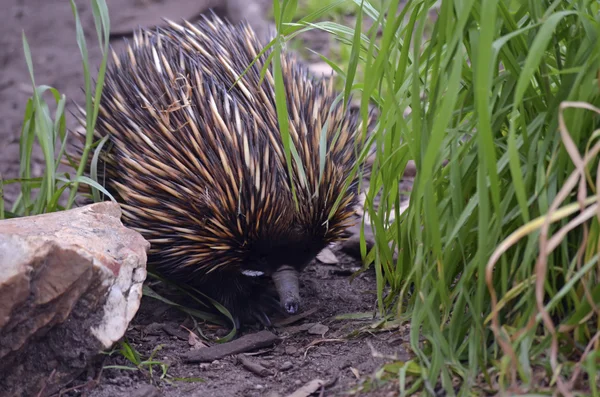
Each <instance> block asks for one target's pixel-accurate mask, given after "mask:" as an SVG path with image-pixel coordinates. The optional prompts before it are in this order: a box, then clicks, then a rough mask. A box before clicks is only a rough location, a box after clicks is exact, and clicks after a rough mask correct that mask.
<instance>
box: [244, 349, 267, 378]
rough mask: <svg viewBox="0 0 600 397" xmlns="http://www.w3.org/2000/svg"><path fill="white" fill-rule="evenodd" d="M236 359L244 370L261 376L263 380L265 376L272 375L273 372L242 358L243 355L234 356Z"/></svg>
mask: <svg viewBox="0 0 600 397" xmlns="http://www.w3.org/2000/svg"><path fill="white" fill-rule="evenodd" d="M236 359H237V361H238V362H239V363H240V364H242V366H243V367H244V368H246V369H247V370H248V371H250V372H252V373H253V374H255V375H258V376H261V377H263V378H264V377H266V376H272V375H274V373H273V371H271V370H270V369H268V368H266V367H264V366H262V365H261V364H259V363H257V362H255V361H253V360H250V359H249V358H247V357H244V355H242V354H240V355H238V356H236Z"/></svg>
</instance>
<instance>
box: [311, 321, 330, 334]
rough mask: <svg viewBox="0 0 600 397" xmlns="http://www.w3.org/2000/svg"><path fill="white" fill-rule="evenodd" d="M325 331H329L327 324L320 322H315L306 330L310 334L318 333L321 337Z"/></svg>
mask: <svg viewBox="0 0 600 397" xmlns="http://www.w3.org/2000/svg"><path fill="white" fill-rule="evenodd" d="M327 331H329V327H328V326H326V325H324V324H321V323H317V324H315V325H313V326H312V327H311V328H310V329H309V330H308V333H309V334H312V335H320V336H321V337H323V335H325V334H326V333H327Z"/></svg>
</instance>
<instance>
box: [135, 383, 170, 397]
mask: <svg viewBox="0 0 600 397" xmlns="http://www.w3.org/2000/svg"><path fill="white" fill-rule="evenodd" d="M128 394H129V396H130V397H160V396H162V393H161V392H160V390H158V389H157V388H156V386H153V385H148V384H142V385H140V387H139V388H137V389H132V390H131V391H130V392H128Z"/></svg>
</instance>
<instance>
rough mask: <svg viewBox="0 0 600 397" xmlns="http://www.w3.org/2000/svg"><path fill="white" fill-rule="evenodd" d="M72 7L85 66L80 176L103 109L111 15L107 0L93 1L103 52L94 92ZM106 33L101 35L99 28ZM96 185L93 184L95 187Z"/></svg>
mask: <svg viewBox="0 0 600 397" xmlns="http://www.w3.org/2000/svg"><path fill="white" fill-rule="evenodd" d="M71 9H72V11H73V16H74V18H75V30H76V37H77V45H78V46H79V51H80V52H81V57H82V66H83V75H84V81H85V96H86V106H85V109H86V112H85V114H86V138H85V144H84V147H83V152H82V156H81V160H80V163H79V166H78V167H77V172H76V175H77V177H81V176H82V175H83V172H84V170H85V167H86V165H87V163H88V162H87V159H88V155H89V151H90V150H91V148H92V144H93V138H94V129H95V125H96V120H97V117H98V112H99V108H100V98H101V95H102V89H103V86H104V76H105V73H106V64H107V59H108V46H109V34H110V18H109V14H108V8H107V6H106V2H105V1H104V0H92V11H93V15H94V22H95V24H96V31H97V33H98V40H99V45H100V49H101V51H102V61H101V63H100V67H99V69H98V75H97V79H96V86H95V91H92V82H91V75H90V70H89V59H88V51H87V45H86V40H85V35H84V32H83V28H82V25H81V20H80V18H79V14H78V12H77V6H76V5H75V2H74V1H73V0H71ZM99 25H101V28H102V29H101V30H102V32H103V34H101V31H100V27H99ZM78 186H79V181H78V180H75V181H74V185H73V187H72V189H71V191H70V194H69V199H68V204H67V207H70V206H72V205H73V202H74V201H75V195H76V194H77V187H78ZM92 188H94V186H92Z"/></svg>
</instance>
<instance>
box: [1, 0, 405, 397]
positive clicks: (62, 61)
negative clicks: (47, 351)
mask: <svg viewBox="0 0 600 397" xmlns="http://www.w3.org/2000/svg"><path fill="white" fill-rule="evenodd" d="M2 3H3V5H4V7H3V9H4V12H3V13H2V14H1V15H0V175H2V177H3V178H14V177H17V176H18V172H19V163H18V159H19V134H20V128H21V123H22V119H23V113H24V110H25V105H26V101H27V99H28V97H29V96H30V95H31V93H32V90H31V82H30V77H29V74H28V71H27V67H26V64H25V59H24V56H23V47H22V36H21V35H22V32H24V33H25V34H26V35H27V40H28V42H29V45H30V47H31V52H32V56H33V65H34V71H35V77H36V84H38V85H40V84H47V85H50V86H53V87H55V88H57V89H58V90H59V91H60V92H61V93H64V94H65V95H66V96H67V98H68V100H69V107H72V103H71V102H72V101H75V102H77V103H81V104H83V103H84V94H83V92H82V90H81V86H82V85H83V74H82V65H81V60H80V59H81V58H80V54H79V50H78V48H77V43H76V41H75V23H74V19H73V15H72V13H71V9H70V5H69V2H68V1H67V0H60V1H59V0H2ZM76 3H77V4H78V7H79V12H80V16H81V19H82V24H83V27H84V29H85V30H86V35H87V38H88V43H89V44H88V45H89V57H90V63H91V65H98V64H99V63H100V51H99V48H98V47H97V45H96V42H95V37H96V32H95V27H94V25H93V18H92V13H91V10H90V7H89V2H88V1H87V0H78V1H76ZM107 3H108V6H109V10H110V11H111V22H112V31H113V32H116V33H119V34H118V35H117V36H118V37H115V39H114V40H112V42H111V45H112V46H113V48H115V49H116V50H117V51H118V50H119V48H122V46H123V41H122V36H123V35H125V36H126V35H127V32H129V31H130V30H131V28H132V27H135V26H137V25H143V26H152V25H153V24H156V23H160V19H161V17H168V18H172V19H178V18H187V19H191V20H193V19H194V18H196V17H197V16H198V15H199V13H201V12H204V11H206V9H207V8H208V6H210V5H211V2H210V1H209V0H194V1H191V0H170V1H168V3H167V1H166V0H108V1H107ZM267 3H270V1H269V2H267ZM212 4H214V2H213V3H212ZM217 4H218V2H217ZM311 38H313V39H314V40H315V47H319V48H314V49H318V50H321V51H322V49H323V46H324V43H325V45H326V43H327V40H326V38H325V39H324V38H323V36H318V35H314V34H312V35H311ZM308 47H311V44H310V43H308ZM73 126H74V124H73V119H72V118H69V119H68V127H73ZM41 170H42V157H41V154H40V153H39V151H37V152H36V153H35V155H34V169H33V172H34V174H39V173H40V172H41ZM16 194H17V190H16V187H14V186H8V187H6V190H5V198H6V200H7V201H8V202H9V203H11V202H12V201H14V199H15V197H16ZM8 208H9V209H10V206H9V207H8ZM338 257H339V258H340V263H338V264H335V265H326V264H322V263H319V262H317V261H315V262H314V263H313V264H311V266H310V267H309V268H308V270H307V271H306V272H305V273H304V275H303V276H302V280H303V285H302V295H303V299H304V302H305V306H304V307H305V310H309V309H316V311H315V312H314V313H313V314H311V315H310V316H308V317H306V318H304V319H302V320H301V321H299V322H297V323H294V324H291V325H289V326H287V327H283V328H276V329H275V330H274V332H275V333H277V334H278V335H279V336H281V337H282V338H283V341H282V342H281V343H280V344H278V345H276V346H275V347H273V348H271V349H263V350H261V351H259V352H258V353H257V354H256V355H254V356H250V357H249V358H250V359H253V360H259V362H260V363H262V364H263V365H264V366H265V367H267V368H269V369H270V370H271V371H272V372H273V374H271V375H268V376H266V377H261V376H258V375H255V374H253V373H252V372H249V371H248V370H247V369H245V368H244V367H243V366H241V365H239V364H237V363H236V360H235V358H233V357H228V358H225V359H222V360H217V361H214V362H212V363H207V364H185V363H183V362H182V361H181V360H180V358H179V357H180V355H181V354H182V353H184V352H187V351H189V350H191V349H192V348H193V347H192V346H191V345H190V343H189V341H188V337H189V333H188V332H187V331H185V329H184V328H182V327H181V326H185V327H188V328H190V327H193V325H192V323H191V321H190V318H189V316H186V315H184V314H182V313H181V312H179V311H177V310H175V309H172V308H170V307H168V306H166V305H164V304H162V303H160V302H158V301H156V300H154V299H152V298H147V297H145V298H144V299H143V301H142V306H141V309H140V311H139V313H138V315H137V316H136V318H135V319H134V321H133V323H132V324H131V327H130V329H129V331H128V332H127V334H126V338H127V339H128V341H129V342H130V343H131V345H132V346H133V347H135V349H136V350H137V351H139V352H140V354H141V355H142V356H143V357H144V358H147V357H148V356H149V355H150V353H151V352H152V351H153V350H154V349H155V348H157V346H159V345H162V349H161V350H160V351H159V352H158V353H157V355H156V357H155V358H156V359H157V360H159V361H161V362H163V363H168V364H169V365H170V366H169V369H168V374H169V376H171V377H197V378H201V379H202V382H194V383H186V382H177V381H176V382H172V384H171V383H169V382H167V381H165V380H160V379H158V378H159V376H156V374H155V376H154V377H153V379H150V378H149V377H148V376H147V375H146V374H145V373H142V372H140V371H127V370H119V369H104V370H102V371H100V369H101V368H102V365H98V366H97V367H96V368H93V369H91V370H90V372H89V373H88V374H84V375H83V376H82V377H80V378H79V379H77V380H76V381H74V382H73V384H71V385H70V386H71V387H76V389H74V390H72V391H69V392H67V393H66V394H64V395H68V396H79V395H87V396H90V397H109V396H129V397H135V396H140V397H141V396H144V397H152V396H173V397H175V396H277V395H281V396H285V395H288V394H290V393H292V392H293V391H295V390H297V389H298V388H300V387H301V386H302V385H303V384H305V383H306V382H309V381H311V380H312V379H315V378H318V379H322V380H324V381H326V382H328V387H327V388H326V389H324V390H323V391H321V394H320V395H326V396H337V395H346V394H347V392H348V391H349V390H350V389H351V388H353V387H354V386H356V385H357V384H359V382H360V379H359V378H363V377H365V376H368V375H371V374H372V373H373V372H374V371H376V370H377V369H378V368H379V367H380V366H381V365H382V364H383V363H385V362H386V360H390V358H389V356H397V357H398V358H400V359H402V358H406V357H407V354H406V352H405V351H404V350H403V348H402V344H403V343H405V342H406V338H405V337H404V335H403V333H402V332H400V331H397V332H394V333H392V332H383V333H371V334H368V333H366V334H361V336H360V337H357V338H351V339H339V338H341V337H343V336H344V335H347V334H348V333H349V332H350V331H351V330H353V329H357V328H359V327H363V326H366V325H369V324H370V321H371V322H372V320H369V319H367V320H362V321H357V320H352V321H348V320H344V321H341V320H333V317H334V316H336V315H340V314H346V313H355V312H373V310H374V309H375V308H376V306H375V302H376V300H375V294H374V289H375V277H374V274H373V273H372V272H366V273H365V274H363V275H362V276H360V277H358V278H357V279H355V280H354V282H353V283H350V282H349V274H350V273H351V271H350V270H348V269H352V268H354V269H355V268H356V267H358V266H360V261H359V260H357V259H355V258H352V257H350V256H346V255H343V254H339V255H338ZM317 323H318V324H322V325H323V326H326V327H328V330H327V331H326V332H325V333H323V334H320V335H319V334H316V332H315V328H313V329H312V331H311V332H309V331H308V329H307V328H308V327H309V325H307V324H317ZM320 328H322V329H323V330H324V329H325V328H323V327H320ZM201 330H202V331H203V332H204V333H205V334H206V335H208V336H209V337H210V336H214V335H215V334H222V333H223V331H224V330H222V329H221V330H217V329H214V328H210V327H201ZM321 332H323V331H321ZM318 341H320V342H318ZM376 352H378V353H380V354H382V355H384V356H385V357H387V358H381V357H379V356H378V355H377V354H376ZM255 353H256V352H255ZM103 364H104V365H105V366H106V365H127V364H128V363H127V362H126V360H125V359H124V358H123V357H122V356H120V355H119V354H113V355H112V356H110V357H107V358H106V359H105V361H104V363H103ZM157 369H158V367H155V368H154V370H155V371H156V370H157ZM98 375H99V376H98ZM92 379H97V380H98V382H88V381H90V380H92ZM88 386H89V387H88ZM389 393H390V390H389V389H386V388H383V389H381V390H379V391H378V392H371V393H369V394H368V395H373V396H378V395H381V396H384V395H390V394H389ZM316 395H319V392H317V394H316ZM391 395H395V394H394V393H392V394H391Z"/></svg>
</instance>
